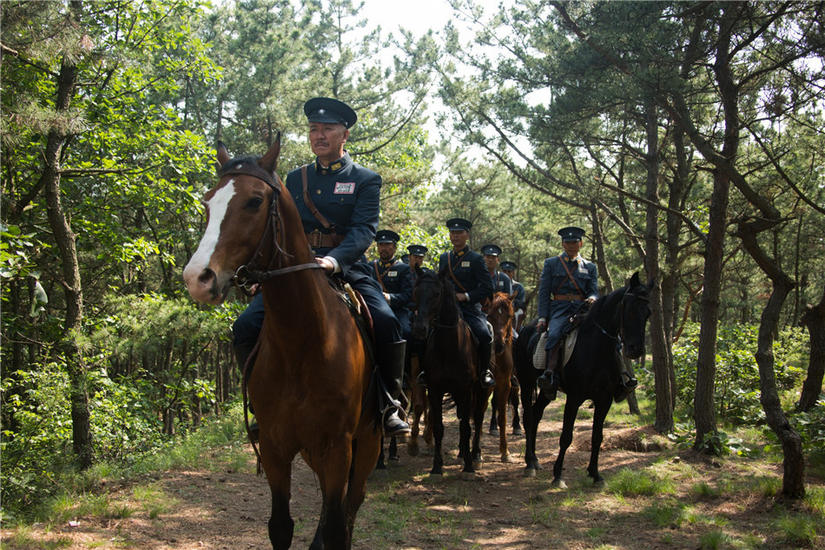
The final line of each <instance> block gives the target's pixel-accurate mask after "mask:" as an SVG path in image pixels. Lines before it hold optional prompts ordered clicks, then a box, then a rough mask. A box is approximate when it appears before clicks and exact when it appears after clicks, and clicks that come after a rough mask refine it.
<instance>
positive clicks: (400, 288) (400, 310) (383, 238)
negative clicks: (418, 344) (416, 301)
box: [370, 229, 413, 340]
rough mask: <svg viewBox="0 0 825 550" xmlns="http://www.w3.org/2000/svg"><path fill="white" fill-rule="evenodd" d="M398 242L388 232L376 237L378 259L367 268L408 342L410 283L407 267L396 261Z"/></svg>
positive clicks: (410, 277)
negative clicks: (379, 287) (369, 268)
mask: <svg viewBox="0 0 825 550" xmlns="http://www.w3.org/2000/svg"><path fill="white" fill-rule="evenodd" d="M400 239H401V237H400V236H399V235H398V233H396V232H395V231H390V230H389V229H382V230H381V231H379V232H378V233H376V234H375V242H376V243H377V245H378V259H377V260H373V261H372V262H370V266H371V267H372V271H371V275H372V277H373V278H374V279H375V280H376V281H378V284H379V285H381V290H382V291H383V292H384V298H385V299H386V300H387V303H389V304H390V309H392V311H393V313H395V316H396V318H397V319H398V322H399V323H400V324H401V335H402V336H403V337H404V339H405V340H409V338H410V330H411V328H412V327H411V321H410V310H409V304H410V301H411V300H412V289H413V280H412V275H411V273H410V271H411V270H410V266H409V265H407V264H406V263H404V262H401V261H399V260H398V259H396V257H395V253H396V252H397V250H398V241H399V240H400Z"/></svg>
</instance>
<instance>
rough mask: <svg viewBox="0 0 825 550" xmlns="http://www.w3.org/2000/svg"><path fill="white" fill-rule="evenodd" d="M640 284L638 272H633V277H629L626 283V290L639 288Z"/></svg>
mask: <svg viewBox="0 0 825 550" xmlns="http://www.w3.org/2000/svg"><path fill="white" fill-rule="evenodd" d="M640 284H641V283H640V282H639V272H638V271H637V272H635V273H634V274H633V275H631V276H630V280H629V281H627V288H635V287H637V286H639V285H640Z"/></svg>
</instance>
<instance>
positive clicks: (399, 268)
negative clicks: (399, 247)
mask: <svg viewBox="0 0 825 550" xmlns="http://www.w3.org/2000/svg"><path fill="white" fill-rule="evenodd" d="M370 267H371V268H372V276H373V277H374V278H375V280H376V281H378V282H379V283H380V284H381V287H382V289H383V290H384V292H386V293H387V294H389V295H390V307H391V308H392V310H393V311H397V310H399V309H402V308H405V307H407V306H408V305H409V303H410V301H411V300H412V291H413V279H412V270H410V266H409V265H407V264H405V263H404V262H400V261H398V260H396V259H395V258H393V259H392V260H391V261H389V262H382V261H381V260H380V259H379V260H373V261H371V262H370Z"/></svg>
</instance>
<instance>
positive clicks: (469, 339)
mask: <svg viewBox="0 0 825 550" xmlns="http://www.w3.org/2000/svg"><path fill="white" fill-rule="evenodd" d="M413 299H414V300H415V304H416V307H417V309H418V314H417V315H416V317H415V320H414V322H413V329H412V332H413V337H415V338H419V339H426V348H425V352H424V372H425V378H426V382H427V396H428V399H429V404H430V423H431V424H432V427H433V437H434V439H435V447H434V449H433V467H432V470H431V471H430V473H431V474H433V475H441V474H443V467H444V459H443V457H442V453H441V444H442V441H443V439H444V421H443V417H442V414H443V412H442V407H441V406H442V402H443V399H444V395H445V394H447V393H449V394H450V395H451V396H452V397H453V401H454V402H455V406H456V415H457V416H458V420H459V438H458V449H459V456H460V457H461V458H462V459H463V461H464V468H463V470H462V471H463V472H464V473H468V474H470V473H473V472H475V471H476V469H477V467H478V466H479V464H480V461H481V449H480V441H479V433H480V431H481V423H482V422H483V419H484V410H485V409H486V408H487V399H488V397H489V395H490V391H489V390H485V389H484V388H482V387H481V384H480V383H479V381H478V375H477V372H478V369H477V368H476V364H477V362H478V351H477V346H476V343H475V340H474V339H473V335H472V332H471V331H470V327H469V326H468V325H467V323H465V322H464V319H462V318H461V314H460V312H459V309H458V301H457V300H456V297H455V287H454V286H453V284H452V283H451V282H450V280H449V276H448V275H446V274H445V273H443V272H442V273H440V274H436V273H433V272H425V273H422V274H420V275H419V276H418V278H417V279H416V281H415V288H414V290H413ZM479 411H480V416H479ZM471 415H472V417H473V421H474V423H475V428H476V435H475V437H474V438H473V442H474V443H473V452H472V454H471V453H470V434H471V429H470V416H471Z"/></svg>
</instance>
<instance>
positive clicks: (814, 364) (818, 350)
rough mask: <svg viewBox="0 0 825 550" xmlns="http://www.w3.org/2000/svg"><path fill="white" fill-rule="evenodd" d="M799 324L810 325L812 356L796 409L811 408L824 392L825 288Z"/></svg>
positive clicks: (804, 409)
mask: <svg viewBox="0 0 825 550" xmlns="http://www.w3.org/2000/svg"><path fill="white" fill-rule="evenodd" d="M799 324H800V325H802V326H804V327H808V335H809V338H810V343H811V344H810V351H811V356H810V358H809V360H808V376H807V377H806V378H805V382H804V383H803V384H802V393H801V394H800V395H799V403H797V404H796V409H797V410H799V411H807V410H810V409H811V408H812V407H813V406H814V405H815V404H816V402H817V400H818V399H819V394H820V393H822V378H823V375H825V289H823V292H822V299H821V300H820V301H819V304H818V305H816V306H813V305H810V304H809V305H808V306H807V307H806V308H805V312H804V313H803V314H802V318H801V319H800V320H799Z"/></svg>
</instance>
